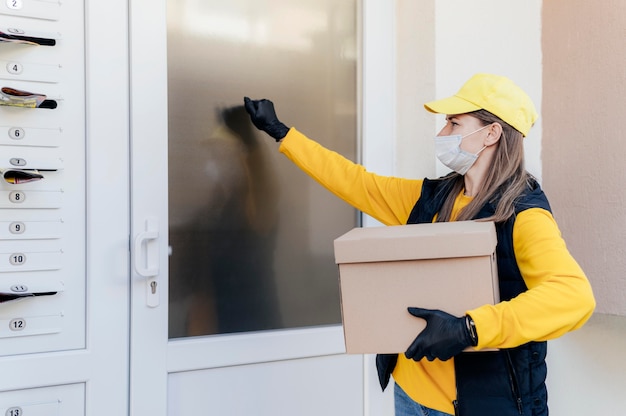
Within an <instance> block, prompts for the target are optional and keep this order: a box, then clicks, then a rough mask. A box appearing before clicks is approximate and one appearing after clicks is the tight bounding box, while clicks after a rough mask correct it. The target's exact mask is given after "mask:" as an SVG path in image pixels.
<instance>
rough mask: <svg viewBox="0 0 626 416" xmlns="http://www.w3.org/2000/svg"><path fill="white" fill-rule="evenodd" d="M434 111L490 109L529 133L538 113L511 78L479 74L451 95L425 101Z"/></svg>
mask: <svg viewBox="0 0 626 416" xmlns="http://www.w3.org/2000/svg"><path fill="white" fill-rule="evenodd" d="M424 108H426V110H428V111H430V112H431V113H439V114H465V113H470V112H472V111H477V110H481V109H483V110H487V111H489V112H490V113H491V114H493V115H495V116H498V117H500V118H501V119H502V120H503V121H505V122H507V123H508V124H510V125H511V126H512V127H514V128H515V129H516V130H518V131H519V132H520V133H522V134H523V135H524V136H526V135H527V134H528V132H529V130H530V128H531V127H532V125H533V124H534V123H535V121H536V120H537V117H538V116H539V115H538V114H537V110H535V106H534V104H533V102H532V100H531V99H530V97H529V96H528V95H527V94H526V93H525V92H524V91H523V90H522V89H521V88H520V87H518V86H517V85H515V84H514V83H513V81H511V80H510V79H508V78H506V77H503V76H500V75H493V74H476V75H474V76H473V77H472V78H470V79H469V81H467V82H466V83H465V84H464V85H463V86H462V87H461V89H460V90H459V92H457V93H456V94H455V95H453V96H452V97H448V98H443V99H441V100H436V101H431V102H429V103H426V104H424Z"/></svg>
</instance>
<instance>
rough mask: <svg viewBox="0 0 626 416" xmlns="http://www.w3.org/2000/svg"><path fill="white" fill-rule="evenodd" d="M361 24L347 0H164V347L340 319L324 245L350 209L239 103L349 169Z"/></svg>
mask: <svg viewBox="0 0 626 416" xmlns="http://www.w3.org/2000/svg"><path fill="white" fill-rule="evenodd" d="M356 27H357V24H356V0H325V1H320V0H298V1H294V0H273V1H269V0H268V1H261V0H229V1H228V2H226V1H223V0H187V1H176V0H169V2H168V78H169V79H168V91H169V167H168V169H169V210H170V212H169V224H170V225H169V227H170V228H169V234H170V237H169V242H170V248H171V253H170V258H169V260H170V268H169V280H170V282H169V283H170V299H169V306H170V312H169V314H170V318H169V321H170V323H169V335H170V338H179V337H186V336H199V335H211V334H220V333H233V332H245V331H257V330H268V329H281V328H293V327H303V326H312V325H326V324H335V323H339V322H341V313H340V306H339V305H340V304H339V289H338V280H337V278H338V273H337V266H336V265H335V263H334V255H333V245H332V242H333V239H334V238H336V237H338V236H340V235H341V234H343V233H344V232H346V231H348V230H349V229H351V228H352V227H354V226H355V224H356V219H357V215H356V212H355V211H354V209H352V208H350V207H349V206H348V205H346V204H345V203H343V202H341V201H339V200H338V199H337V198H335V197H334V196H332V195H331V194H330V193H329V192H327V191H326V190H324V189H322V188H321V187H320V186H319V185H318V184H316V183H315V182H313V181H312V180H311V179H309V178H308V177H307V176H306V175H304V174H303V173H302V172H300V171H299V170H298V169H297V168H296V167H295V166H294V165H292V164H291V163H290V162H289V161H287V160H286V158H285V157H284V156H282V155H280V154H279V153H278V149H277V148H278V146H277V144H276V143H275V142H274V140H273V139H271V138H270V137H269V136H267V135H266V134H264V133H261V132H258V131H257V130H256V129H255V128H254V127H253V126H252V125H251V123H250V121H249V118H248V117H247V115H246V114H245V113H244V111H243V109H242V107H241V105H242V104H243V97H244V96H245V95H247V96H250V97H252V98H268V99H271V100H272V101H274V103H275V106H276V110H277V113H278V115H279V117H280V119H281V120H282V121H283V122H284V123H285V124H287V125H289V126H296V127H297V128H298V129H299V130H300V131H302V132H304V133H305V134H307V135H309V136H311V137H312V138H315V139H316V140H317V141H319V142H320V143H322V144H324V145H325V146H327V147H330V148H332V149H333V150H336V151H337V152H339V153H341V154H343V155H345V156H346V157H348V158H351V159H352V160H354V159H355V155H356V148H357V129H356V126H357V102H356V97H357V91H356V87H357V79H356V76H357V71H356V67H357V61H356V57H357V50H356V45H357V29H356Z"/></svg>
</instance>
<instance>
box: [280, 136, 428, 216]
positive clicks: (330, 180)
mask: <svg viewBox="0 0 626 416" xmlns="http://www.w3.org/2000/svg"><path fill="white" fill-rule="evenodd" d="M279 150H280V152H281V153H283V154H284V155H285V156H287V157H288V158H289V159H290V160H291V161H292V162H293V163H294V164H296V165H297V166H298V167H299V168H300V169H302V170H303V171H304V172H306V173H307V174H308V175H309V176H310V177H312V178H313V179H315V180H316V181H317V182H318V183H320V184H321V185H322V186H324V187H325V188H326V189H328V190H329V191H330V192H332V193H333V194H335V195H336V196H338V197H339V198H341V199H342V200H344V201H345V202H347V203H348V204H350V205H352V206H353V207H355V208H356V209H358V210H361V211H363V212H365V213H366V214H368V215H370V216H372V217H373V218H376V219H377V220H378V221H380V222H381V223H383V224H385V225H399V224H405V223H406V221H407V219H408V218H409V214H410V213H411V209H412V208H413V206H414V205H415V202H416V201H417V199H418V198H419V196H420V193H421V190H422V180H417V179H403V178H396V177H389V176H380V175H376V174H374V173H370V172H368V171H367V170H366V169H365V168H364V167H363V166H361V165H359V164H356V163H353V162H352V161H350V160H348V159H346V158H344V157H343V156H341V155H340V154H338V153H336V152H333V151H331V150H328V149H326V148H324V147H323V146H321V145H320V144H318V143H316V142H315V141H313V140H310V139H308V138H307V137H306V136H305V135H303V134H302V133H300V132H299V131H297V130H296V129H295V128H293V127H292V128H291V129H290V130H289V133H287V136H285V138H284V139H283V140H282V141H281V144H280V148H279Z"/></svg>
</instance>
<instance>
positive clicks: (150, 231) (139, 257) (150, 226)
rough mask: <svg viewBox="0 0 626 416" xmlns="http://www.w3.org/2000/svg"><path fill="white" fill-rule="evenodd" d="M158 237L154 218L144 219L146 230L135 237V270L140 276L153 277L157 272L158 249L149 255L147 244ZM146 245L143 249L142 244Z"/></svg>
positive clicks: (157, 228)
mask: <svg viewBox="0 0 626 416" xmlns="http://www.w3.org/2000/svg"><path fill="white" fill-rule="evenodd" d="M158 238H159V226H158V223H157V221H156V219H155V218H148V219H146V230H145V231H144V232H141V233H139V234H137V237H135V256H134V257H135V271H136V272H137V274H138V275H139V276H142V277H154V276H157V275H158V274H159V251H158V250H157V251H156V254H155V255H150V254H151V253H150V250H149V247H148V244H149V242H150V241H156V240H158ZM144 245H145V246H146V249H145V251H144V250H143V246H144Z"/></svg>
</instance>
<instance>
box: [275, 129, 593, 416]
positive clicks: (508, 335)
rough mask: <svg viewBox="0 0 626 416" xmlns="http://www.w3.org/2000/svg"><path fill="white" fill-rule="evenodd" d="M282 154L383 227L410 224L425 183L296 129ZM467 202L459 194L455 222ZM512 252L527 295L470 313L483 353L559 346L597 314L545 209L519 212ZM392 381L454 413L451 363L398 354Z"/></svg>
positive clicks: (433, 405)
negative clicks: (379, 170) (357, 159)
mask: <svg viewBox="0 0 626 416" xmlns="http://www.w3.org/2000/svg"><path fill="white" fill-rule="evenodd" d="M280 152H281V153H283V154H284V155H286V156H287V157H288V158H289V159H290V160H291V161H292V162H293V163H295V164H296V165H297V166H298V167H299V168H300V169H302V170H303V171H304V172H306V173H307V174H308V175H309V176H311V177H312V178H313V179H315V180H316V181H318V182H319V183H320V184H321V185H322V186H324V187H325V188H327V189H328V190H329V191H330V192H332V193H333V194H335V195H336V196H338V197H339V198H341V199H342V200H344V201H345V202H347V203H348V204H350V205H352V206H354V207H355V208H357V209H358V210H361V211H363V212H364V213H366V214H368V215H370V216H371V217H373V218H375V219H377V220H378V221H380V222H381V223H383V224H385V225H400V224H406V221H407V219H408V217H409V214H410V212H411V210H412V209H413V206H414V205H415V202H416V201H417V200H418V198H419V197H420V193H421V188H422V180H417V179H404V178H397V177H389V176H381V175H376V174H374V173H371V172H368V171H367V170H366V169H365V168H364V167H363V166H361V165H358V164H355V163H353V162H351V161H349V160H348V159H346V158H344V157H343V156H341V155H339V154H338V153H335V152H333V151H330V150H328V149H326V148H324V147H322V146H321V145H319V144H318V143H316V142H314V141H312V140H310V139H308V138H307V137H306V136H304V135H303V134H301V133H300V132H298V131H297V130H296V129H294V128H292V129H290V131H289V133H288V134H287V136H286V137H285V138H284V139H283V140H282V141H281V144H280ZM470 201H471V198H470V197H466V196H464V195H463V194H462V193H461V194H460V195H459V196H458V197H457V199H456V202H455V206H454V211H453V215H452V218H454V217H455V216H456V214H457V213H458V212H459V211H460V210H461V209H462V208H463V207H464V206H466V205H467V204H468V203H469V202H470ZM513 246H514V250H515V256H516V258H517V263H518V267H519V269H520V272H521V274H522V276H523V278H524V281H525V282H526V286H527V287H528V291H526V292H524V293H522V294H520V295H519V296H517V297H516V298H514V299H512V300H510V301H507V302H500V303H499V304H497V305H484V306H481V307H479V308H476V309H474V310H471V311H467V313H468V314H469V315H471V316H472V318H473V320H474V322H475V323H476V329H477V332H478V346H477V348H478V349H483V348H512V347H516V346H519V345H522V344H525V343H527V342H529V341H545V340H549V339H554V338H556V337H559V336H561V335H563V334H565V333H567V332H568V331H572V330H575V329H578V328H580V327H581V326H582V325H583V324H584V323H585V322H586V321H587V320H588V319H589V317H590V316H591V314H592V313H593V310H594V308H595V299H594V297H593V292H592V290H591V286H590V284H589V281H588V280H587V278H586V276H585V274H584V272H583V271H582V270H581V268H580V266H579V265H578V264H577V263H576V261H575V260H574V258H573V257H572V256H571V255H570V253H569V251H568V250H567V247H566V245H565V242H564V241H563V239H562V238H561V233H560V231H559V228H558V226H557V224H556V222H555V221H554V218H553V217H552V215H551V214H550V212H548V211H546V210H543V209H541V208H532V209H528V210H525V211H523V212H521V213H520V214H519V215H518V216H517V218H516V220H515V225H514V227H513ZM413 306H417V307H419V306H420V305H413ZM407 347H408V346H407ZM393 378H394V380H395V381H396V383H398V385H400V387H402V389H403V390H404V391H405V392H406V393H407V394H408V395H409V396H410V397H411V398H412V399H413V400H415V401H416V402H418V403H420V404H422V405H424V406H426V407H430V408H432V409H436V410H439V411H442V412H446V413H450V414H453V413H454V408H453V406H452V401H453V400H454V399H455V397H456V387H455V379H454V361H453V359H451V360H448V361H439V360H435V361H432V362H431V361H428V360H422V361H420V362H415V361H413V360H408V359H406V358H405V357H404V355H402V354H400V356H399V357H398V364H397V365H396V368H395V370H394V372H393Z"/></svg>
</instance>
